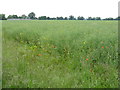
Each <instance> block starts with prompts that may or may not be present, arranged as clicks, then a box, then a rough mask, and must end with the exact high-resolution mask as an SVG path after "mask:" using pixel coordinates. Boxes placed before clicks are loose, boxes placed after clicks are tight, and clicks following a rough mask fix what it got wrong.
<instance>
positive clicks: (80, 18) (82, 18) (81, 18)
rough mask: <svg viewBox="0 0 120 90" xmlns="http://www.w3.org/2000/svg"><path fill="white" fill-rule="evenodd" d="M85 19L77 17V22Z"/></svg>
mask: <svg viewBox="0 0 120 90" xmlns="http://www.w3.org/2000/svg"><path fill="white" fill-rule="evenodd" d="M84 19H85V18H84V17H83V16H82V17H80V16H78V17H77V20H84Z"/></svg>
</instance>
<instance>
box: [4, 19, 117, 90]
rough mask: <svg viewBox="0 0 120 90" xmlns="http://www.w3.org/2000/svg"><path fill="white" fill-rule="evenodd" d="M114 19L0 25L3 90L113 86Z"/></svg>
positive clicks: (115, 65) (14, 22) (114, 74)
mask: <svg viewBox="0 0 120 90" xmlns="http://www.w3.org/2000/svg"><path fill="white" fill-rule="evenodd" d="M117 52H118V31H117V21H74V20H73V21H50V20H46V21H44V20H43V21H42V20H41V21H34V20H33V21H4V22H3V87H9V88H16V87H17V88H22V87H29V88H35V87H41V88H111V87H112V88H116V87H118V79H117V77H118V72H117V64H118V63H117V62H118V55H117V54H118V53H117Z"/></svg>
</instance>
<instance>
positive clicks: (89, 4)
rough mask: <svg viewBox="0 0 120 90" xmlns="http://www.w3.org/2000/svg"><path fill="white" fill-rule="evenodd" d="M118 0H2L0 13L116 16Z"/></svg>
mask: <svg viewBox="0 0 120 90" xmlns="http://www.w3.org/2000/svg"><path fill="white" fill-rule="evenodd" d="M119 1H120V0H2V1H0V3H1V5H0V13H4V14H6V16H8V15H12V14H17V15H18V16H20V15H22V14H26V15H28V14H29V13H30V12H35V14H36V17H39V16H50V17H57V16H63V17H65V16H67V17H68V16H70V15H74V16H75V17H77V16H84V17H85V18H87V17H89V16H92V17H98V16H100V17H102V18H105V17H117V16H118V2H119Z"/></svg>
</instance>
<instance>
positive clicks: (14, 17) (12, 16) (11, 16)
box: [7, 15, 19, 19]
mask: <svg viewBox="0 0 120 90" xmlns="http://www.w3.org/2000/svg"><path fill="white" fill-rule="evenodd" d="M7 18H8V19H18V18H19V17H18V16H17V15H9V16H8V17H7Z"/></svg>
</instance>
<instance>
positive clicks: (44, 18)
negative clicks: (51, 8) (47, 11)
mask: <svg viewBox="0 0 120 90" xmlns="http://www.w3.org/2000/svg"><path fill="white" fill-rule="evenodd" d="M38 19H39V20H46V19H47V17H46V16H41V17H38Z"/></svg>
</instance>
